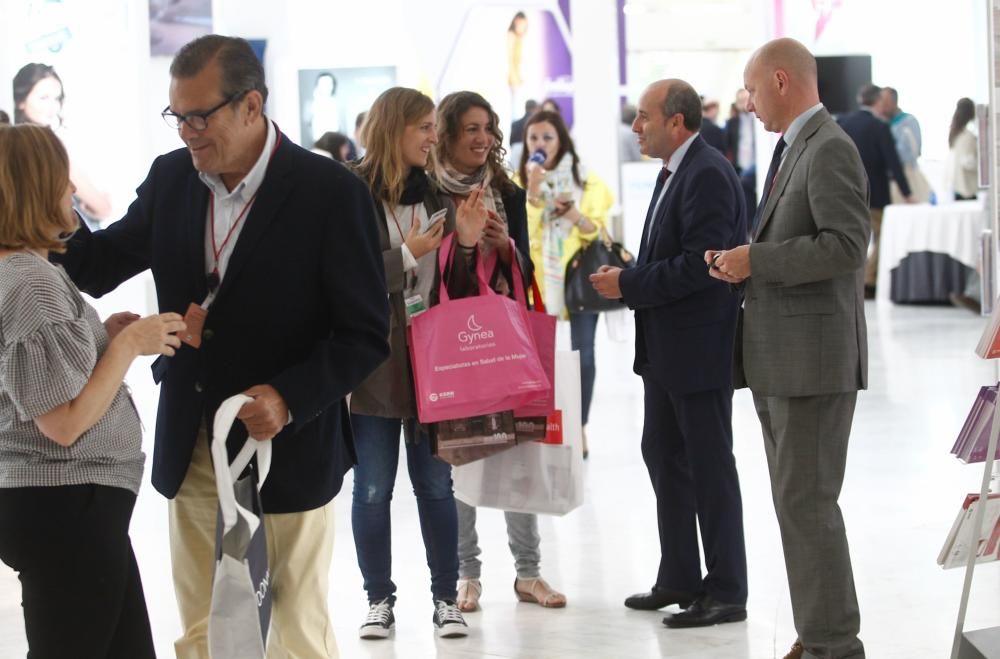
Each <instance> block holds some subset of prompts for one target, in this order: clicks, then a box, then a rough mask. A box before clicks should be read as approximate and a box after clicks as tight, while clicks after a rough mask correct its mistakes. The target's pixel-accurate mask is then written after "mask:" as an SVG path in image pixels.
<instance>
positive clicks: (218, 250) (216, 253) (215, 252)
mask: <svg viewBox="0 0 1000 659" xmlns="http://www.w3.org/2000/svg"><path fill="white" fill-rule="evenodd" d="M279 144H281V133H280V132H279V133H278V138H277V139H276V140H275V141H274V147H273V148H272V149H271V155H270V156H269V157H268V159H267V164H268V166H270V164H271V161H272V160H274V154H275V153H277V151H278V145H279ZM259 192H260V187H258V188H257V192H254V193H253V196H252V197H250V199H249V200H247V203H245V204H244V205H243V210H241V211H240V214H239V215H237V216H236V221H235V222H233V226H231V227H229V233H227V234H226V238H225V240H223V241H222V244H221V245H219V246H218V247H216V244H215V193H214V192H212V191H209V193H208V216H209V221H210V222H211V232H212V257H213V259H214V263H213V264H212V275H211V276H210V277H209V282H210V285H209V288H214V286H212V285H211V282H214V283H215V286H218V285H219V257H220V256H221V255H222V250H224V249H226V245H228V244H229V240H230V239H231V238H232V237H233V234H234V233H235V232H236V229H237V228H238V227H239V226H240V222H242V221H243V217H244V216H245V215H246V214H247V211H248V210H250V207H251V206H252V205H253V202H254V200H255V199H257V194H258V193H259ZM209 292H212V291H209Z"/></svg>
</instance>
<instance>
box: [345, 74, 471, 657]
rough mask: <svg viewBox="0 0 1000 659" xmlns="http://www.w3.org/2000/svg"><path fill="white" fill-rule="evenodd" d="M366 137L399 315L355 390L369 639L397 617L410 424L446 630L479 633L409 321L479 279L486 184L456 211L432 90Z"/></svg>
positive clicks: (437, 620)
mask: <svg viewBox="0 0 1000 659" xmlns="http://www.w3.org/2000/svg"><path fill="white" fill-rule="evenodd" d="M363 139H364V143H365V145H366V147H367V151H366V153H365V156H364V158H363V159H362V160H361V162H360V163H359V164H358V165H357V168H356V171H357V173H358V174H359V175H360V176H361V177H362V178H363V179H364V180H365V181H366V182H367V183H368V185H369V187H370V188H371V191H372V196H373V197H374V198H375V206H376V217H377V222H378V233H379V240H380V242H381V245H382V257H383V262H384V264H385V276H386V282H387V284H388V288H389V302H390V305H389V306H390V309H391V314H392V319H391V322H390V337H389V344H390V346H391V350H392V354H391V355H390V357H389V359H388V361H386V362H384V363H383V364H382V366H380V367H379V368H378V369H377V370H376V371H375V372H374V373H373V374H372V375H371V376H370V377H369V378H368V379H367V380H366V381H365V382H364V383H363V384H362V385H361V387H359V388H358V389H357V390H356V391H354V393H353V395H352V396H351V422H352V425H353V427H354V444H355V448H356V450H357V454H358V465H357V466H356V467H355V469H354V498H353V506H352V514H351V522H352V526H353V530H354V543H355V546H356V548H357V553H358V566H359V567H360V568H361V574H362V575H363V576H364V587H365V590H366V591H367V593H368V603H369V611H368V616H367V618H366V619H365V621H364V623H363V624H362V626H361V629H360V631H359V634H360V636H361V638H364V639H377V638H386V637H388V636H389V635H390V633H391V632H392V629H393V626H394V624H395V618H394V616H393V604H394V603H395V600H396V596H395V592H396V585H395V584H394V583H393V582H392V570H391V568H392V556H391V534H390V519H389V503H390V501H391V499H392V492H393V484H394V483H395V480H396V470H397V467H398V462H399V437H400V430H401V429H402V430H403V433H404V434H405V443H406V466H407V470H408V472H409V475H410V482H411V483H412V485H413V492H414V494H415V495H416V497H417V511H418V513H419V515H420V528H421V531H422V533H423V540H424V550H425V551H424V554H425V555H426V558H427V566H428V568H429V569H430V573H431V594H432V597H433V604H434V614H433V623H434V629H435V633H436V634H437V635H438V636H440V637H445V638H452V637H460V636H465V635H466V634H467V633H468V632H467V626H466V623H465V620H464V619H463V617H462V614H461V612H460V611H459V609H458V607H457V606H456V605H455V599H456V596H457V585H456V582H457V581H458V521H457V518H456V512H455V497H454V493H453V491H452V485H451V466H450V465H448V464H447V463H445V462H443V461H441V460H438V459H437V458H435V457H434V456H433V455H432V454H431V447H430V440H429V438H428V435H427V432H426V429H425V428H423V427H422V426H421V425H420V424H419V423H418V421H417V418H416V417H417V413H416V401H415V395H414V385H413V375H412V367H411V365H410V356H409V351H408V348H407V343H406V326H407V324H408V322H409V320H410V318H411V317H412V314H413V313H418V312H419V310H421V309H423V308H425V307H429V306H431V305H433V304H435V303H436V302H437V298H436V291H437V287H438V282H439V281H440V279H441V277H442V276H444V277H445V280H446V281H447V283H448V289H449V292H451V293H453V294H460V293H459V290H460V289H462V290H465V289H466V287H467V286H468V285H469V281H470V279H471V274H470V266H471V264H473V263H474V262H475V258H477V244H478V242H479V239H480V237H481V235H482V232H483V230H484V226H485V221H486V209H485V207H484V206H483V203H482V199H481V197H482V193H481V192H477V193H475V194H473V195H470V197H469V198H468V199H467V200H465V201H463V203H462V204H460V205H459V207H458V212H457V217H456V209H455V206H454V204H453V203H452V201H451V199H449V198H448V197H447V195H444V194H442V193H441V192H440V190H439V189H438V187H437V185H436V184H435V183H434V181H433V180H431V179H430V178H429V177H428V176H427V174H426V173H425V171H424V170H425V168H426V167H427V163H428V157H429V156H430V153H431V150H432V149H433V147H434V144H435V143H437V126H436V119H435V112H434V103H433V101H431V99H429V98H428V97H427V96H425V95H423V94H421V93H420V92H418V91H416V90H414V89H406V88H403V87H394V88H392V89H389V90H387V91H385V92H384V93H382V95H381V96H379V97H378V99H376V101H375V103H374V105H372V108H371V110H370V111H369V112H368V117H367V119H366V120H365V125H364V129H363ZM452 232H456V239H457V240H456V244H455V250H454V254H453V258H454V262H453V267H452V268H451V271H450V272H446V273H443V275H442V273H441V272H439V271H438V247H439V246H440V245H441V241H442V239H443V237H444V236H445V235H447V234H449V233H452ZM415 555H416V554H415Z"/></svg>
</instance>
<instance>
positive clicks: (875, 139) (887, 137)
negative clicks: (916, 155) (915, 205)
mask: <svg viewBox="0 0 1000 659" xmlns="http://www.w3.org/2000/svg"><path fill="white" fill-rule="evenodd" d="M837 123H838V124H840V127H841V128H843V129H844V132H845V133H847V134H848V135H849V136H850V137H851V139H852V140H853V141H854V145H855V146H856V147H858V153H860V154H861V162H862V163H864V166H865V174H867V175H868V187H869V190H870V195H871V196H870V198H869V200H868V207H869V208H875V209H881V208H885V207H886V206H888V205H889V203H890V200H889V176H890V175H892V178H893V179H894V180H895V181H896V185H898V186H899V190H900V192H902V193H903V196H904V197H909V196H910V185H909V183H908V182H907V180H906V174H904V173H903V165H902V164H901V163H900V161H899V152H897V151H896V141H895V140H894V139H893V137H892V130H891V129H890V128H889V124H887V123H886V122H884V121H882V120H881V119H879V118H878V117H876V116H875V115H874V114H872V113H871V112H869V111H867V110H856V111H854V112H851V113H849V114H846V115H844V116H842V117H840V118H838V119H837Z"/></svg>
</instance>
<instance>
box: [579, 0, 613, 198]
mask: <svg viewBox="0 0 1000 659" xmlns="http://www.w3.org/2000/svg"><path fill="white" fill-rule="evenodd" d="M570 7H571V12H572V16H571V27H572V30H573V83H574V87H575V96H574V101H573V112H574V117H575V119H574V125H573V141H574V143H575V145H576V148H577V153H578V155H579V156H580V159H581V160H582V161H583V162H584V164H585V165H586V166H587V167H588V168H589V169H591V170H593V171H595V172H596V173H598V174H599V175H600V176H601V178H603V179H604V181H605V182H606V183H607V184H608V187H610V188H611V191H612V193H613V194H614V197H615V200H616V201H619V202H620V200H621V194H620V189H619V187H620V186H619V180H618V124H619V123H620V122H621V112H620V107H619V100H618V88H619V84H618V30H617V27H616V25H617V20H618V19H617V14H616V7H615V2H614V0H576V1H575V2H574V3H573V4H572V5H571V6H570Z"/></svg>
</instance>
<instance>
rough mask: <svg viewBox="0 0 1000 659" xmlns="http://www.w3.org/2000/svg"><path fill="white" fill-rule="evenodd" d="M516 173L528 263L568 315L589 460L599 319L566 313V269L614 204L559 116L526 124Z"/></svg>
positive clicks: (545, 115) (544, 115) (550, 304)
mask: <svg viewBox="0 0 1000 659" xmlns="http://www.w3.org/2000/svg"><path fill="white" fill-rule="evenodd" d="M517 173H518V178H519V180H520V181H523V182H524V183H525V188H526V189H527V192H528V235H529V236H530V239H531V260H532V262H533V263H534V264H535V272H536V273H538V274H536V279H537V280H538V284H539V286H540V287H541V289H542V297H543V298H544V300H545V307H546V308H547V309H548V311H549V313H551V314H555V315H557V316H559V317H560V318H562V317H565V316H566V315H568V316H569V328H570V337H571V343H572V347H573V350H579V351H580V380H581V382H580V393H581V408H582V419H581V422H582V426H583V427H584V434H583V457H587V454H588V451H587V434H586V425H587V420H588V418H589V416H590V403H591V399H592V398H593V396H594V378H595V375H596V368H595V362H594V335H595V334H596V332H597V317H598V314H597V313H589V312H574V311H569V310H567V309H566V298H565V294H564V291H565V279H566V277H565V275H566V265H567V264H568V263H569V261H570V259H572V258H573V256H574V255H575V254H576V253H577V251H579V249H580V248H581V247H585V246H586V245H587V244H588V243H590V241H592V240H595V239H596V238H597V237H598V236H599V235H600V231H601V229H602V228H603V227H605V226H607V223H608V211H609V210H610V209H611V206H612V204H613V203H614V199H613V198H612V196H611V191H610V190H609V189H608V186H607V185H606V184H605V183H604V181H603V180H601V178H600V177H599V176H598V175H597V174H595V173H593V172H589V173H588V172H586V171H585V170H584V168H583V166H582V165H581V163H580V158H579V157H578V156H577V155H576V149H575V148H574V146H573V140H572V139H571V138H570V136H569V130H568V129H567V128H566V123H565V122H564V121H563V118H562V115H560V114H559V113H558V112H552V111H549V110H541V111H539V112H536V113H535V114H534V115H532V117H531V118H530V119H528V122H527V124H526V125H525V139H524V151H523V152H522V153H521V162H520V165H519V166H518V172H517Z"/></svg>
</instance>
